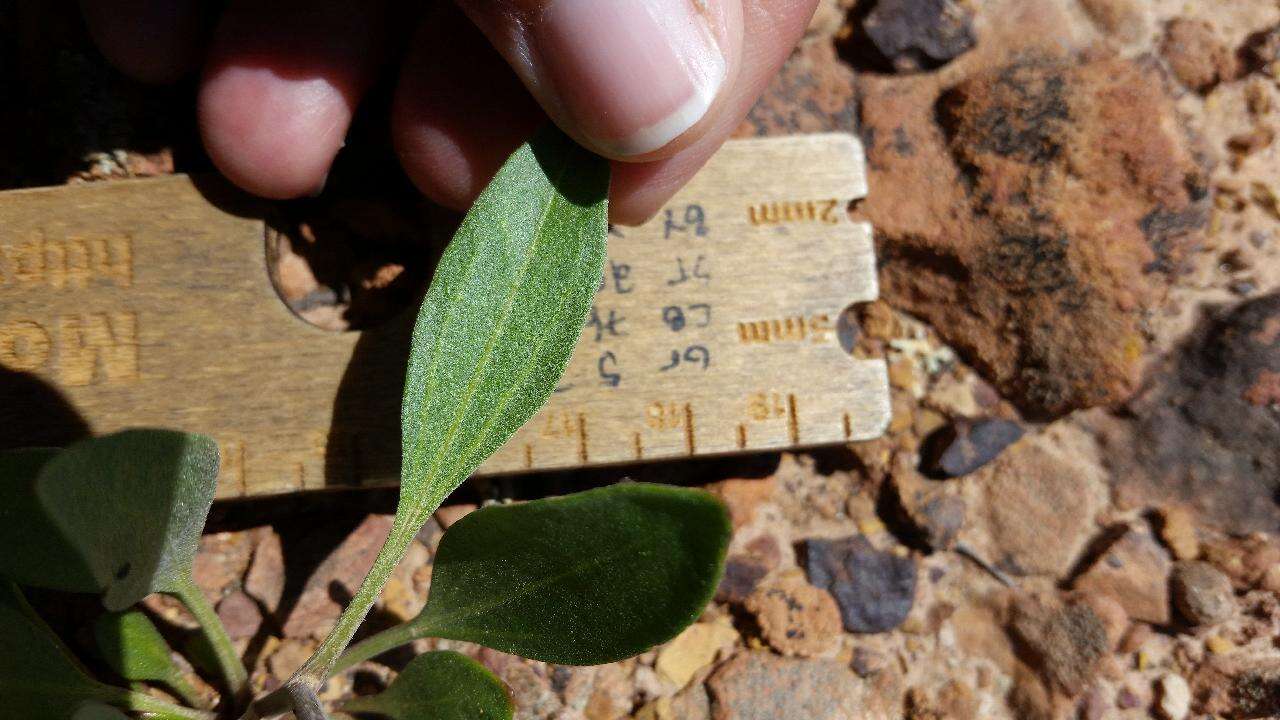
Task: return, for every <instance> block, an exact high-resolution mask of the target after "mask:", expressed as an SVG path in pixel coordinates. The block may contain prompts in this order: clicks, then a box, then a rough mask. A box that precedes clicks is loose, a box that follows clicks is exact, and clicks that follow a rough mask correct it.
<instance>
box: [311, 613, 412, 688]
mask: <svg viewBox="0 0 1280 720" xmlns="http://www.w3.org/2000/svg"><path fill="white" fill-rule="evenodd" d="M422 637H426V635H424V634H423V633H422V632H421V631H420V630H418V628H416V627H414V626H413V625H411V624H409V623H405V624H403V625H397V626H395V627H393V628H387V629H386V630H383V631H382V632H380V633H377V634H376V635H370V636H369V637H367V638H365V639H364V640H361V641H360V642H358V643H356V644H355V645H352V646H351V647H350V648H348V649H347V651H346V652H345V653H343V654H342V657H340V658H338V662H337V664H335V665H334V666H333V670H332V671H331V672H330V674H331V675H337V674H338V673H340V672H342V671H343V670H346V669H347V668H349V667H351V666H353V665H358V664H360V663H362V662H364V661H365V660H368V659H370V658H375V657H377V656H379V655H381V654H382V653H384V652H386V651H388V650H393V649H395V648H398V647H400V646H401V645H408V644H409V643H411V642H413V641H414V640H417V639H418V638H422Z"/></svg>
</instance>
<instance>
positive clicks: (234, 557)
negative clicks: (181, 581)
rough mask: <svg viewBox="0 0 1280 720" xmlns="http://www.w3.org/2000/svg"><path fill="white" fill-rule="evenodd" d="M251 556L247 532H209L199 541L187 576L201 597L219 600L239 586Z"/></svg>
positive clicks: (251, 547)
mask: <svg viewBox="0 0 1280 720" xmlns="http://www.w3.org/2000/svg"><path fill="white" fill-rule="evenodd" d="M252 553H253V536H252V534H251V533H250V532H249V531H239V532H222V533H212V534H209V535H205V536H203V537H201V538H200V548H199V550H198V551H197V552H196V558H195V562H194V563H193V564H192V566H191V576H192V578H193V579H194V580H195V581H196V585H199V586H200V589H201V590H204V593H205V595H208V596H209V597H211V598H215V599H216V598H219V597H222V595H223V594H224V593H225V592H227V591H228V589H230V588H232V587H234V586H237V585H239V584H240V578H241V577H243V576H244V571H245V569H246V568H247V567H249V557H250V555H251V554H252Z"/></svg>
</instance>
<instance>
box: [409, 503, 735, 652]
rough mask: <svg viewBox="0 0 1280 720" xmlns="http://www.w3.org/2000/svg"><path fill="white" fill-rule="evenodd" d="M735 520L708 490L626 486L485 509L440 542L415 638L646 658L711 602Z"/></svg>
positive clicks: (499, 647)
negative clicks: (645, 656) (731, 527)
mask: <svg viewBox="0 0 1280 720" xmlns="http://www.w3.org/2000/svg"><path fill="white" fill-rule="evenodd" d="M729 536H730V524H729V517H728V513H727V512H726V511H725V508H724V505H723V504H721V503H720V501H718V500H716V499H715V498H714V497H713V496H711V495H710V494H709V493H706V492H703V491H701V490H690V489H684V488H675V487H669V486H665V485H648V484H641V483H626V484H622V485H615V486H612V487H606V488H600V489H596V490H589V491H587V492H583V493H578V494H575V495H568V496H565V497H560V498H551V499H546V500H535V501H533V502H528V503H524V504H519V505H501V506H491V507H486V508H482V509H480V510H477V511H475V512H473V513H470V514H469V515H467V516H466V517H464V518H463V519H462V520H460V521H458V522H457V523H456V524H454V525H453V526H452V527H450V528H449V531H448V532H447V533H445V535H444V538H443V539H442V540H441V541H440V548H439V551H438V553H437V555H436V561H435V565H434V568H433V571H432V575H431V594H430V596H429V597H428V599H427V605H426V607H425V608H423V610H422V612H421V613H420V614H419V615H418V617H417V618H415V619H414V620H412V621H411V622H410V624H411V625H413V626H414V629H415V634H416V635H419V636H422V637H428V636H433V637H444V638H452V639H455V640H469V641H472V642H476V643H479V644H481V645H485V646H488V647H491V648H495V649H497V650H502V651H504V652H509V653H514V654H516V655H521V656H523V657H527V658H532V659H535V660H543V661H546V662H553V663H558V664H564V665H596V664H600V663H608V662H614V661H617V660H621V659H623V658H627V657H631V656H633V655H638V654H640V653H642V652H644V651H645V650H647V649H649V648H650V647H653V646H654V645H657V644H659V643H662V642H666V641H667V640H669V639H671V638H672V637H675V636H676V635H677V634H678V633H679V632H680V631H681V630H683V629H684V628H685V627H687V626H688V625H689V624H690V623H692V622H693V621H694V620H696V619H697V617H698V615H699V614H700V613H701V612H702V611H703V609H704V608H705V607H706V604H707V603H708V602H709V601H710V600H711V596H712V594H714V592H715V588H716V585H717V584H718V583H719V581H720V575H721V572H722V570H723V566H724V555H725V551H726V549H727V548H728V544H729Z"/></svg>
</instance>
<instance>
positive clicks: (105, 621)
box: [93, 610, 204, 707]
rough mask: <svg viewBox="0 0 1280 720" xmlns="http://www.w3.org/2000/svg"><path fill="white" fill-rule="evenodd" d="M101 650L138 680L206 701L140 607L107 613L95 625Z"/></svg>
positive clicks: (189, 700) (109, 662)
mask: <svg viewBox="0 0 1280 720" xmlns="http://www.w3.org/2000/svg"><path fill="white" fill-rule="evenodd" d="M93 636H94V640H95V641H96V642H97V644H98V653H99V654H100V655H101V656H102V659H103V660H104V661H106V663H107V665H109V666H111V669H112V670H115V671H116V673H117V674H118V675H119V676H120V677H122V678H124V679H125V680H130V681H134V682H154V683H163V684H164V685H167V686H169V689H171V690H173V691H174V692H176V693H177V694H178V695H179V696H180V697H181V698H182V699H183V700H185V701H186V702H187V704H189V705H193V706H196V707H199V706H201V705H203V704H204V702H203V699H202V698H201V697H200V695H199V693H197V692H196V691H195V689H194V688H192V687H191V685H190V683H188V682H187V679H186V678H185V677H184V676H183V674H182V670H180V669H179V668H178V666H177V664H176V663H174V661H173V656H172V654H171V653H170V650H169V644H168V643H167V642H165V640H164V637H162V636H161V635H160V631H159V630H157V629H156V626H155V625H154V624H153V623H152V622H151V619H150V618H148V617H147V616H146V615H145V614H143V613H141V612H139V611H137V610H126V611H124V612H122V613H107V614H106V615H102V616H101V617H99V618H98V621H97V622H95V623H94V625H93Z"/></svg>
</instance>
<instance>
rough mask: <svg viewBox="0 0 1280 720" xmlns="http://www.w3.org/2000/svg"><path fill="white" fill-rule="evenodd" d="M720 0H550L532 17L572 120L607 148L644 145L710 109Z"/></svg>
mask: <svg viewBox="0 0 1280 720" xmlns="http://www.w3.org/2000/svg"><path fill="white" fill-rule="evenodd" d="M710 1H714V0H551V2H550V3H549V4H548V5H547V7H546V8H545V10H544V11H543V14H542V15H541V17H540V18H539V19H538V21H537V22H535V23H533V25H532V27H530V40H531V41H532V44H533V50H534V53H535V55H536V57H537V63H536V64H537V65H538V66H539V69H540V70H541V71H542V72H543V74H544V76H545V79H546V80H549V82H550V85H551V86H552V90H553V91H554V93H555V94H556V96H557V97H558V98H559V100H560V102H561V104H562V107H563V109H564V111H565V112H566V114H568V115H569V120H570V121H572V122H574V123H576V124H577V126H578V128H579V129H580V130H581V132H582V133H583V134H584V135H586V136H587V137H588V138H589V139H591V140H593V141H594V142H596V143H597V144H598V145H599V146H600V147H601V148H603V149H605V150H608V151H610V152H612V153H614V154H616V155H619V156H629V155H641V154H644V153H647V152H650V151H653V150H657V149H658V148H660V147H662V146H664V145H666V144H667V143H669V142H671V141H672V140H674V139H675V138H677V137H678V136H680V134H681V133H683V132H684V131H686V130H688V129H689V128H690V127H693V125H694V124H695V123H697V122H698V121H699V120H701V119H702V117H703V115H705V114H706V112H707V108H709V107H711V102H712V101H713V100H714V99H715V97H716V94H717V93H718V92H719V91H720V86H721V84H723V82H724V78H725V67H726V62H725V57H724V54H723V52H722V51H721V49H720V45H719V43H718V42H717V41H716V37H715V35H714V34H713V33H712V31H711V20H710V12H709V10H708V8H707V3H708V2H710Z"/></svg>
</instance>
